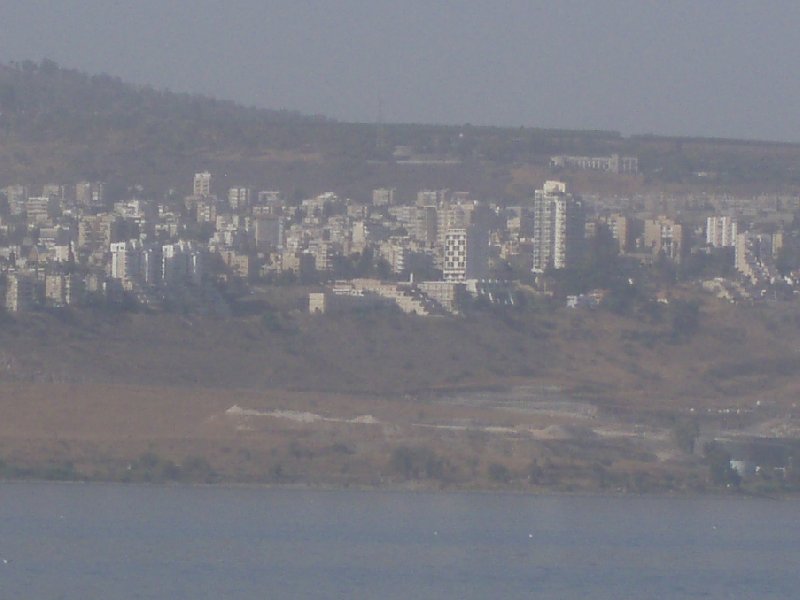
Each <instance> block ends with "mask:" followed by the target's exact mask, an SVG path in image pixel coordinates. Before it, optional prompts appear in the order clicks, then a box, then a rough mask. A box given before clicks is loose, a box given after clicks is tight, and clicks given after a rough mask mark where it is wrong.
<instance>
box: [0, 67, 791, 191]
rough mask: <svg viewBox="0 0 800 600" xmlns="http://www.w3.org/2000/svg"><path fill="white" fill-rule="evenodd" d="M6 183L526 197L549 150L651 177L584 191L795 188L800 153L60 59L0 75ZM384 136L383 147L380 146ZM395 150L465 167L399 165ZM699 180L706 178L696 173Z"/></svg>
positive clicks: (602, 179) (595, 184) (544, 172)
mask: <svg viewBox="0 0 800 600" xmlns="http://www.w3.org/2000/svg"><path fill="white" fill-rule="evenodd" d="M0 113H2V114H1V115H0V176H1V177H0V179H2V181H1V182H0V183H5V184H8V183H15V182H18V183H37V182H38V183H44V182H52V181H62V182H69V181H77V180H81V179H88V180H105V181H107V182H109V184H110V185H109V193H110V194H111V196H110V197H111V198H113V196H114V194H115V193H116V194H121V193H122V192H123V190H124V189H125V187H126V186H129V185H132V184H142V185H144V186H145V188H146V189H148V190H150V191H152V192H153V193H154V194H157V195H160V194H162V193H163V192H164V191H165V190H167V189H169V188H171V187H172V188H175V189H179V190H180V189H185V187H186V182H187V181H188V180H189V179H190V177H191V174H192V173H194V172H195V171H197V170H199V169H203V168H208V169H211V170H213V171H214V172H215V173H217V174H218V178H217V181H218V185H219V186H220V190H224V189H225V186H226V185H233V184H241V183H242V182H246V183H248V184H250V185H254V186H262V187H264V188H270V189H274V188H280V189H283V190H285V191H287V192H288V193H289V194H290V196H292V197H300V196H302V195H304V194H313V193H318V192H320V191H323V190H327V189H333V190H335V191H337V192H339V193H342V194H345V195H352V196H354V197H363V196H365V195H366V194H367V191H368V190H369V189H371V188H372V187H377V186H381V185H392V186H396V187H397V188H398V190H399V191H400V193H401V195H405V196H406V197H410V195H411V194H412V193H414V192H415V191H416V190H417V189H420V188H422V187H426V186H431V187H450V188H453V189H466V190H470V191H472V192H473V193H475V194H477V195H479V196H485V197H498V196H504V195H511V196H524V195H526V194H528V193H529V192H530V189H532V187H533V186H534V185H538V184H539V183H540V182H541V180H543V179H544V178H545V177H547V176H548V174H549V169H548V166H547V165H548V162H549V157H550V156H551V155H553V154H560V153H566V154H582V155H607V154H610V153H612V152H618V153H622V154H635V155H638V156H639V157H640V166H641V170H642V173H643V175H642V177H637V178H630V177H618V176H611V175H604V174H596V175H587V174H581V173H571V174H562V176H565V177H566V178H567V179H570V180H571V181H572V183H574V184H575V188H576V189H577V190H578V191H598V190H600V191H608V192H614V191H619V192H621V193H633V192H640V191H647V190H648V189H663V187H664V186H673V188H674V189H679V190H685V189H700V190H706V189H728V190H736V189H739V190H747V191H752V190H758V189H761V188H762V187H763V185H764V184H765V183H766V182H769V184H770V189H771V190H775V189H780V188H783V189H793V186H796V185H797V184H798V183H800V175H799V174H798V173H797V171H796V169H795V165H796V164H797V162H798V159H800V145H793V144H777V143H769V142H752V141H737V140H718V139H693V138H665V137H654V136H634V137H630V138H625V137H623V136H621V135H620V134H618V133H616V132H603V131H564V130H549V129H531V128H520V129H513V128H497V127H473V126H470V125H464V126H460V127H454V126H438V125H413V124H385V125H383V126H382V132H381V135H378V127H377V125H375V124H369V123H338V122H334V121H331V120H329V119H326V118H324V117H317V116H304V115H300V114H297V113H293V112H291V111H285V110H282V111H275V110H266V109H256V108H248V107H243V106H240V105H237V104H235V103H234V102H230V101H223V100H215V99H211V98H206V97H202V96H195V95H189V94H175V93H172V92H169V91H166V90H156V89H153V88H150V87H146V86H132V85H128V84H125V83H123V82H122V81H120V80H119V79H116V78H114V77H111V76H107V75H87V74H84V73H81V72H78V71H75V70H71V69H65V68H61V67H59V66H58V65H57V64H56V63H54V62H52V61H43V62H42V63H40V64H36V63H33V62H30V61H25V62H23V63H21V64H12V65H0ZM379 140H380V141H379ZM396 146H406V147H409V148H411V149H412V151H414V152H416V153H420V154H421V155H426V156H432V157H439V158H447V159H450V160H454V161H459V162H455V163H452V162H451V163H450V164H435V163H431V164H414V165H410V164H403V165H401V164H398V163H396V162H394V161H393V160H391V152H392V150H393V149H394V148H395V147H396ZM698 173H702V175H701V176H698V175H697V174H698Z"/></svg>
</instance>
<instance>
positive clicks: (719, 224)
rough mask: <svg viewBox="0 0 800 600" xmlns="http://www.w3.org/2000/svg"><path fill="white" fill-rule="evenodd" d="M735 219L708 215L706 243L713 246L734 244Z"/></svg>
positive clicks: (735, 233)
mask: <svg viewBox="0 0 800 600" xmlns="http://www.w3.org/2000/svg"><path fill="white" fill-rule="evenodd" d="M737 229H738V227H737V223H736V219H734V218H733V217H728V216H724V217H708V219H706V244H708V245H709V246H713V247H714V248H724V247H733V246H735V245H736V235H737V233H738V231H737Z"/></svg>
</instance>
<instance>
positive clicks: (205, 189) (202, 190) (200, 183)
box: [192, 171, 211, 196]
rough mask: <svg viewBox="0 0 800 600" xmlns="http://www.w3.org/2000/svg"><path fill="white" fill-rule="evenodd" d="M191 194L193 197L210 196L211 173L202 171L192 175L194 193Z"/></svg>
mask: <svg viewBox="0 0 800 600" xmlns="http://www.w3.org/2000/svg"><path fill="white" fill-rule="evenodd" d="M192 193H193V194H194V195H195V196H210V195H211V173H209V172H208V171H203V172H202V173H195V174H194V191H193V192H192Z"/></svg>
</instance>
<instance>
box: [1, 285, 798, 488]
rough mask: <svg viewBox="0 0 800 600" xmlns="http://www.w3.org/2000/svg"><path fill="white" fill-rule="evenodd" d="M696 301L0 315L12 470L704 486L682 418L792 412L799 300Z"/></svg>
mask: <svg viewBox="0 0 800 600" xmlns="http://www.w3.org/2000/svg"><path fill="white" fill-rule="evenodd" d="M701 314H702V321H701V326H700V329H699V330H697V331H696V332H694V333H693V334H692V335H691V336H689V337H680V338H676V337H675V335H674V330H673V327H672V325H671V324H670V322H669V319H667V318H664V319H659V320H656V321H647V322H643V321H642V320H641V319H633V318H624V317H618V316H615V315H612V314H609V313H606V312H604V311H596V312H593V311H570V310H566V309H558V310H552V309H547V308H539V309H531V310H526V311H512V312H504V311H503V312H494V313H485V314H476V315H473V316H472V317H471V318H470V319H469V320H463V319H451V318H442V319H424V318H416V317H409V316H404V315H401V314H395V313H392V312H387V313H363V314H352V315H341V316H336V317H326V316H321V317H311V316H308V315H304V314H300V313H297V312H284V311H281V312H279V313H277V314H276V313H274V312H272V311H267V312H264V313H263V314H252V315H251V316H241V317H236V318H230V319H226V320H216V319H207V318H196V317H192V318H186V317H180V316H178V315H170V314H158V315H148V314H130V313H128V314H108V313H97V312H95V313H88V312H61V313H57V314H48V313H40V314H30V315H27V316H25V317H22V318H20V319H18V320H12V319H9V318H6V319H5V320H4V321H3V322H2V323H1V324H0V413H1V414H2V419H0V477H14V478H19V477H34V478H48V479H52V478H56V479H59V478H66V479H76V478H78V479H83V478H90V479H102V480H108V479H112V480H122V481H169V480H185V481H219V480H223V481H244V482H254V481H255V482H271V483H306V484H317V485H320V484H321V485H337V486H339V485H369V486H384V485H392V486H394V485H411V486H414V487H418V486H422V487H440V486H454V487H460V488H476V487H477V488H483V489H485V488H498V487H500V488H507V487H509V486H511V487H513V488H515V489H532V490H538V489H550V490H552V489H560V490H565V491H575V490H598V489H614V490H617V491H620V490H622V491H625V490H631V491H648V490H698V489H703V488H704V486H706V485H707V483H706V479H707V475H706V474H707V468H708V466H707V463H706V462H704V461H703V460H702V459H701V457H699V456H693V455H691V454H687V453H686V451H685V450H682V449H681V447H680V446H676V442H675V438H674V433H673V431H674V429H675V426H676V425H675V424H676V423H681V422H683V420H684V419H686V418H689V416H690V415H694V416H695V418H698V419H699V421H698V422H699V423H700V424H701V425H702V431H704V432H705V435H709V436H714V435H716V433H719V432H723V433H724V432H726V431H739V430H742V431H747V430H754V431H755V429H752V428H760V429H759V430H763V431H767V429H769V428H774V427H775V424H776V423H780V426H781V427H782V428H784V429H786V428H788V429H787V431H789V430H791V429H792V428H796V427H797V419H796V398H797V392H798V390H800V380H798V377H797V373H798V368H797V367H798V366H799V365H800V357H798V356H797V353H796V348H797V347H798V342H800V313H797V311H796V309H787V310H786V311H785V312H781V311H775V310H768V311H765V310H762V309H760V308H755V307H750V308H746V307H732V306H728V305H723V304H718V303H716V302H715V301H710V300H709V301H707V302H706V303H705V304H704V305H703V307H702V309H701ZM731 323H736V324H737V325H736V327H732V326H731ZM778 328H779V329H780V330H781V332H782V335H781V337H780V339H779V338H777V336H776V335H775V331H776V330H777V329H778ZM765 428H767V429H765ZM770 430H771V429H770ZM715 432H716V433H715Z"/></svg>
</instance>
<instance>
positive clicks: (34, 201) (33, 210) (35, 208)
mask: <svg viewBox="0 0 800 600" xmlns="http://www.w3.org/2000/svg"><path fill="white" fill-rule="evenodd" d="M49 205H50V196H32V197H30V198H28V199H27V200H26V201H25V217H26V219H27V222H28V225H40V224H42V223H46V222H47V221H48V220H49V216H48V207H49Z"/></svg>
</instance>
